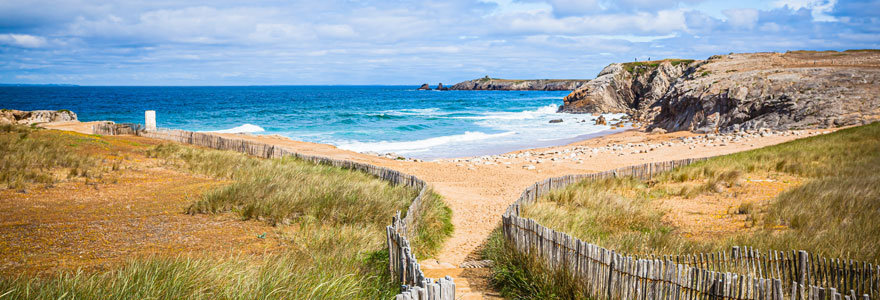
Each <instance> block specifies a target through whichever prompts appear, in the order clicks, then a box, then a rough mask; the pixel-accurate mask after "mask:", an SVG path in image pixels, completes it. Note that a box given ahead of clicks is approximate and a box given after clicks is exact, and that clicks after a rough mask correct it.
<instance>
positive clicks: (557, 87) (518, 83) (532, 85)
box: [449, 76, 590, 91]
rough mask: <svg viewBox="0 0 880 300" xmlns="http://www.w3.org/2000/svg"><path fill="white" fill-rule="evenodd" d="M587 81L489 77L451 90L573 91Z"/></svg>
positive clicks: (459, 84)
mask: <svg viewBox="0 0 880 300" xmlns="http://www.w3.org/2000/svg"><path fill="white" fill-rule="evenodd" d="M589 81H590V80H587V79H530V80H518V79H498V78H489V76H486V77H483V78H480V79H474V80H468V81H463V82H459V83H456V84H455V85H453V86H452V87H450V88H449V89H451V90H466V91H476V90H480V91H573V90H576V89H578V88H580V87H582V86H584V85H585V84H587V82H589Z"/></svg>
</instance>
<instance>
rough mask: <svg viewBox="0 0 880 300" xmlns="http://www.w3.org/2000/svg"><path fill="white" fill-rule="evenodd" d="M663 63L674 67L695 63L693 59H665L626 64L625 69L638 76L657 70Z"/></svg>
mask: <svg viewBox="0 0 880 300" xmlns="http://www.w3.org/2000/svg"><path fill="white" fill-rule="evenodd" d="M663 61H668V62H669V63H670V64H672V65H673V66H678V65H680V64H686V65H687V64H690V63H692V62H694V60H693V59H664V60H661V61H648V62H630V63H624V64H623V68H624V69H626V71H627V72H629V73H631V74H635V75H638V74H642V73H647V72H649V71H650V70H653V69H654V68H657V67H658V66H660V62H663Z"/></svg>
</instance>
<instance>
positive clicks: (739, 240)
mask: <svg viewBox="0 0 880 300" xmlns="http://www.w3.org/2000/svg"><path fill="white" fill-rule="evenodd" d="M773 175H786V176H795V177H798V178H803V179H804V181H803V183H802V184H800V185H797V186H794V187H792V188H789V189H787V190H785V191H784V192H782V193H779V194H777V195H775V196H773V197H770V200H769V201H768V203H765V204H764V205H756V204H754V203H743V204H742V205H740V206H739V207H736V209H734V210H733V211H732V212H731V213H737V214H748V215H749V216H750V218H753V220H754V221H753V222H754V224H755V227H754V228H751V229H749V230H743V231H742V232H738V233H734V234H729V235H724V236H718V237H716V238H710V239H692V238H689V237H687V236H684V235H682V234H680V232H679V231H678V229H677V228H676V227H675V226H673V225H671V224H668V223H667V222H664V220H663V217H664V215H665V214H666V213H668V212H667V211H664V210H662V209H660V208H659V207H658V206H657V205H655V204H656V203H657V201H662V200H663V199H668V198H670V197H679V198H683V199H692V198H695V197H700V196H705V195H712V194H717V193H719V192H720V190H723V189H724V187H733V186H737V185H739V184H741V183H742V181H743V180H744V179H746V178H767V176H773ZM734 197H735V196H734ZM522 215H523V217H528V218H532V219H535V220H536V221H537V222H539V223H541V224H542V225H544V226H547V227H550V228H553V229H555V230H559V231H563V232H566V233H568V234H571V235H572V236H575V237H578V238H580V239H582V240H584V241H588V242H591V243H595V244H597V245H601V246H603V247H606V248H609V249H613V250H616V251H618V252H624V253H633V254H640V255H646V254H657V255H664V254H691V253H697V252H708V251H719V250H729V248H730V247H731V246H734V245H746V246H751V247H755V248H758V249H765V250H766V249H775V250H793V249H795V250H807V251H809V252H811V253H816V254H819V255H822V256H826V257H841V258H848V259H855V260H860V261H867V262H873V263H876V262H878V261H880V248H877V247H876V245H880V123H873V124H869V125H865V126H860V127H854V128H848V129H843V130H840V131H837V132H835V133H831V134H826V135H821V136H815V137H810V138H805V139H800V140H795V141H791V142H787V143H783V144H779V145H775V146H770V147H766V148H762V149H756V150H752V151H746V152H741V153H736V154H731V155H726V156H722V157H716V158H712V159H710V160H707V161H703V162H699V163H695V164H692V165H689V166H685V167H682V168H678V169H676V170H673V171H671V172H666V173H664V174H661V175H659V176H655V178H653V179H652V180H637V179H633V178H616V179H614V178H612V179H604V180H597V181H590V182H587V181H585V182H581V183H578V184H575V185H572V186H569V187H567V188H565V189H562V190H558V191H555V192H552V193H551V194H549V195H548V196H545V197H542V198H541V199H539V201H538V202H537V203H535V204H532V205H529V206H526V207H524V209H523V213H522ZM494 240H495V241H494V242H491V243H489V247H487V249H486V251H485V253H484V255H485V256H486V257H487V258H488V259H493V260H495V261H496V267H495V278H494V279H495V281H494V282H495V284H496V285H498V286H499V287H501V288H502V290H503V291H505V295H506V296H508V297H510V298H532V299H544V298H546V299H560V298H569V296H572V295H574V294H573V293H576V292H577V291H576V289H570V288H567V287H568V286H569V285H571V284H570V283H566V282H567V280H566V277H565V274H562V273H557V272H554V271H551V270H549V269H548V268H546V266H544V265H543V264H542V263H541V262H538V261H533V260H531V259H530V258H528V257H524V256H521V255H518V254H515V253H512V252H514V251H511V250H510V248H509V247H510V246H509V245H506V243H505V241H504V239H503V238H501V237H500V236H499V237H496V238H494ZM554 276H555V277H554ZM560 276H561V277H560ZM544 277H546V278H544ZM529 294H536V295H543V296H538V297H528V296H526V295H529Z"/></svg>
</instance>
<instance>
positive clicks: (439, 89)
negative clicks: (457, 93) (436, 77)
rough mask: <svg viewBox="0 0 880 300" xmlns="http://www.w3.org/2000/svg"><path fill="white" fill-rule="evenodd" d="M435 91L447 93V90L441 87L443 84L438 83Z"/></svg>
mask: <svg viewBox="0 0 880 300" xmlns="http://www.w3.org/2000/svg"><path fill="white" fill-rule="evenodd" d="M437 90H438V91H448V90H449V88H448V87H445V86H443V83H442V82H441V83H438V84H437Z"/></svg>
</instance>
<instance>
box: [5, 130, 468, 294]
mask: <svg viewBox="0 0 880 300" xmlns="http://www.w3.org/2000/svg"><path fill="white" fill-rule="evenodd" d="M15 130H18V129H17V128H16V129H15ZM16 132H17V131H16ZM45 133H46V134H45V136H44V139H47V141H44V142H45V143H46V144H45V146H41V147H44V148H51V147H53V146H56V147H58V148H59V149H62V148H63V147H61V146H63V145H61V144H64V143H65V142H66V141H65V140H64V138H63V137H62V135H63V133H58V132H54V131H52V132H49V131H45ZM15 134H18V133H15ZM2 138H7V137H5V136H3V137H2ZM28 138H30V137H28ZM30 148H34V147H30ZM30 148H22V147H19V148H15V149H12V151H22V149H30ZM7 149H11V148H7ZM63 149H68V150H69V151H70V152H65V153H66V155H68V156H70V157H71V158H72V159H73V158H75V159H82V161H84V162H90V163H92V164H94V166H95V167H96V168H101V167H102V165H101V164H102V161H101V160H98V159H96V158H94V157H91V156H89V155H88V153H82V152H81V151H80V150H82V149H77V148H75V147H74V148H63ZM47 151H49V150H47ZM141 151H144V152H145V153H146V155H147V156H148V157H150V158H152V159H155V160H156V161H157V162H158V164H159V165H160V166H161V167H164V168H174V169H178V170H180V171H183V172H190V173H194V174H199V175H203V176H207V177H212V178H217V179H221V180H224V181H228V182H229V184H227V185H224V186H221V187H218V188H214V189H211V190H208V191H205V192H204V193H202V194H201V195H197V196H194V197H193V199H191V201H192V203H191V204H190V205H189V206H188V207H187V208H186V210H185V213H190V214H196V213H206V214H221V213H234V214H237V215H238V216H240V217H241V218H242V219H256V220H261V221H264V222H267V223H269V224H272V225H277V226H278V227H279V228H281V229H280V230H279V231H278V232H280V233H281V234H282V240H283V241H284V242H285V245H286V248H285V250H284V251H283V253H274V254H265V255H260V256H230V257H207V256H205V255H197V254H196V255H193V254H189V255H185V256H179V257H149V258H132V260H131V261H129V262H128V263H126V264H124V265H123V266H120V267H118V268H115V269H113V270H111V271H103V272H95V273H86V272H82V271H76V272H60V273H58V274H56V275H55V276H54V277H50V278H45V277H32V276H18V277H0V299H62V298H73V299H383V298H390V297H392V296H393V295H394V294H396V293H397V292H398V289H399V287H398V286H397V285H396V284H394V283H393V282H392V281H391V279H390V276H389V272H388V251H387V249H386V245H385V236H384V235H385V231H384V228H385V226H386V225H388V224H389V223H390V221H391V216H392V215H393V214H394V213H395V211H397V210H401V211H404V212H405V211H406V208H407V207H408V206H409V204H410V201H411V200H412V199H413V198H414V197H415V196H416V195H417V193H418V191H415V190H413V189H411V188H407V187H404V186H393V185H391V184H389V183H388V182H385V181H383V180H380V179H378V178H375V177H373V176H371V175H368V174H366V173H363V172H358V171H352V170H346V169H342V168H336V167H331V166H326V165H316V164H312V163H308V162H304V161H300V160H297V159H293V158H284V159H274V160H267V159H259V158H254V157H250V156H247V155H244V154H240V153H236V152H230V151H218V150H208V149H202V148H196V147H190V146H182V145H178V144H161V145H158V146H154V147H146V146H143V147H142V149H141ZM63 157H67V156H63ZM83 164H85V163H83ZM59 166H65V165H62V164H58V163H56V164H55V165H48V164H47V167H46V168H44V169H43V172H49V173H51V172H54V171H57V168H58V167H59ZM53 168H54V169H53ZM53 170H54V171H53ZM423 201H425V202H424V207H425V209H424V210H423V217H422V218H421V219H422V222H421V225H420V226H419V227H418V228H416V236H415V237H414V239H413V245H414V246H415V247H416V248H415V249H414V251H415V252H416V253H417V255H419V256H421V257H426V256H430V255H432V254H433V253H435V252H436V251H437V250H438V249H439V247H440V246H441V245H442V242H443V240H444V239H445V238H446V237H448V236H449V235H451V232H452V225H451V211H450V210H449V208H448V207H446V206H445V203H443V200H442V198H441V197H440V196H438V195H436V194H434V193H433V192H430V193H428V195H427V196H426V198H425V199H424V200H423ZM182 213H184V212H182Z"/></svg>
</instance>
